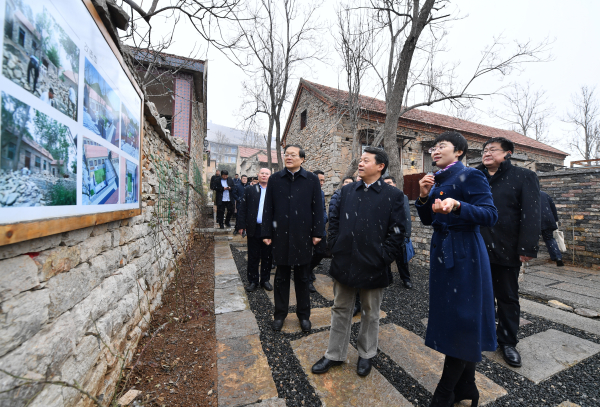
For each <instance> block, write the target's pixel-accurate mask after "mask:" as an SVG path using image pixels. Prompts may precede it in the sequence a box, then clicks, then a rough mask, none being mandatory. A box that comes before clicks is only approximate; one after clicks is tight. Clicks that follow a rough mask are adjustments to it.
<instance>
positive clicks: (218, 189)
mask: <svg viewBox="0 0 600 407" xmlns="http://www.w3.org/2000/svg"><path fill="white" fill-rule="evenodd" d="M221 179H222V178H219V180H217V181H215V191H216V193H217V199H216V200H215V203H216V204H217V205H221V204H222V203H223V192H224V191H225V188H223V185H221ZM227 186H229V188H231V189H230V190H229V202H233V201H234V200H235V199H234V194H233V188H234V186H233V180H232V179H231V178H229V177H227Z"/></svg>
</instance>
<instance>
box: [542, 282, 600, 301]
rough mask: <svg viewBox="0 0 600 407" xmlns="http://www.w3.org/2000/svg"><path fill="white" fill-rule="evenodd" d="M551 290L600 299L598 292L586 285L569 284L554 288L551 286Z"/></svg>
mask: <svg viewBox="0 0 600 407" xmlns="http://www.w3.org/2000/svg"><path fill="white" fill-rule="evenodd" d="M552 288H556V289H557V290H565V291H569V292H571V293H575V294H583V295H587V296H588V297H593V298H600V290H598V289H597V288H595V287H590V286H587V285H586V286H582V285H576V284H571V283H560V284H557V285H555V286H552Z"/></svg>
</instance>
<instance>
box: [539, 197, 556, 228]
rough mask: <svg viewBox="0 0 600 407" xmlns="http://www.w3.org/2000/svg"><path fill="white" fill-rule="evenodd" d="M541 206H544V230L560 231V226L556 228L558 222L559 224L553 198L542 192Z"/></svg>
mask: <svg viewBox="0 0 600 407" xmlns="http://www.w3.org/2000/svg"><path fill="white" fill-rule="evenodd" d="M540 205H541V206H542V230H556V229H558V226H556V222H558V213H557V212H556V206H555V205H554V201H552V198H550V196H549V195H548V194H547V193H545V192H544V191H540Z"/></svg>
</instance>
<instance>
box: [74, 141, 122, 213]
mask: <svg viewBox="0 0 600 407" xmlns="http://www.w3.org/2000/svg"><path fill="white" fill-rule="evenodd" d="M82 150H83V155H82V160H81V167H82V168H81V204H82V205H112V204H118V203H119V175H120V174H119V171H118V169H119V155H118V154H117V153H116V152H114V151H112V150H109V149H108V148H107V147H104V146H102V145H100V144H99V143H97V142H95V141H93V140H91V139H89V138H87V137H83V149H82Z"/></svg>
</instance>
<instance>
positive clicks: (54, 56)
mask: <svg viewBox="0 0 600 407" xmlns="http://www.w3.org/2000/svg"><path fill="white" fill-rule="evenodd" d="M46 55H47V56H48V59H49V60H50V61H51V62H52V63H53V64H54V66H56V67H57V68H60V56H59V55H58V49H57V48H56V47H55V46H54V45H53V46H52V47H50V49H48V50H47V51H46Z"/></svg>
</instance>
